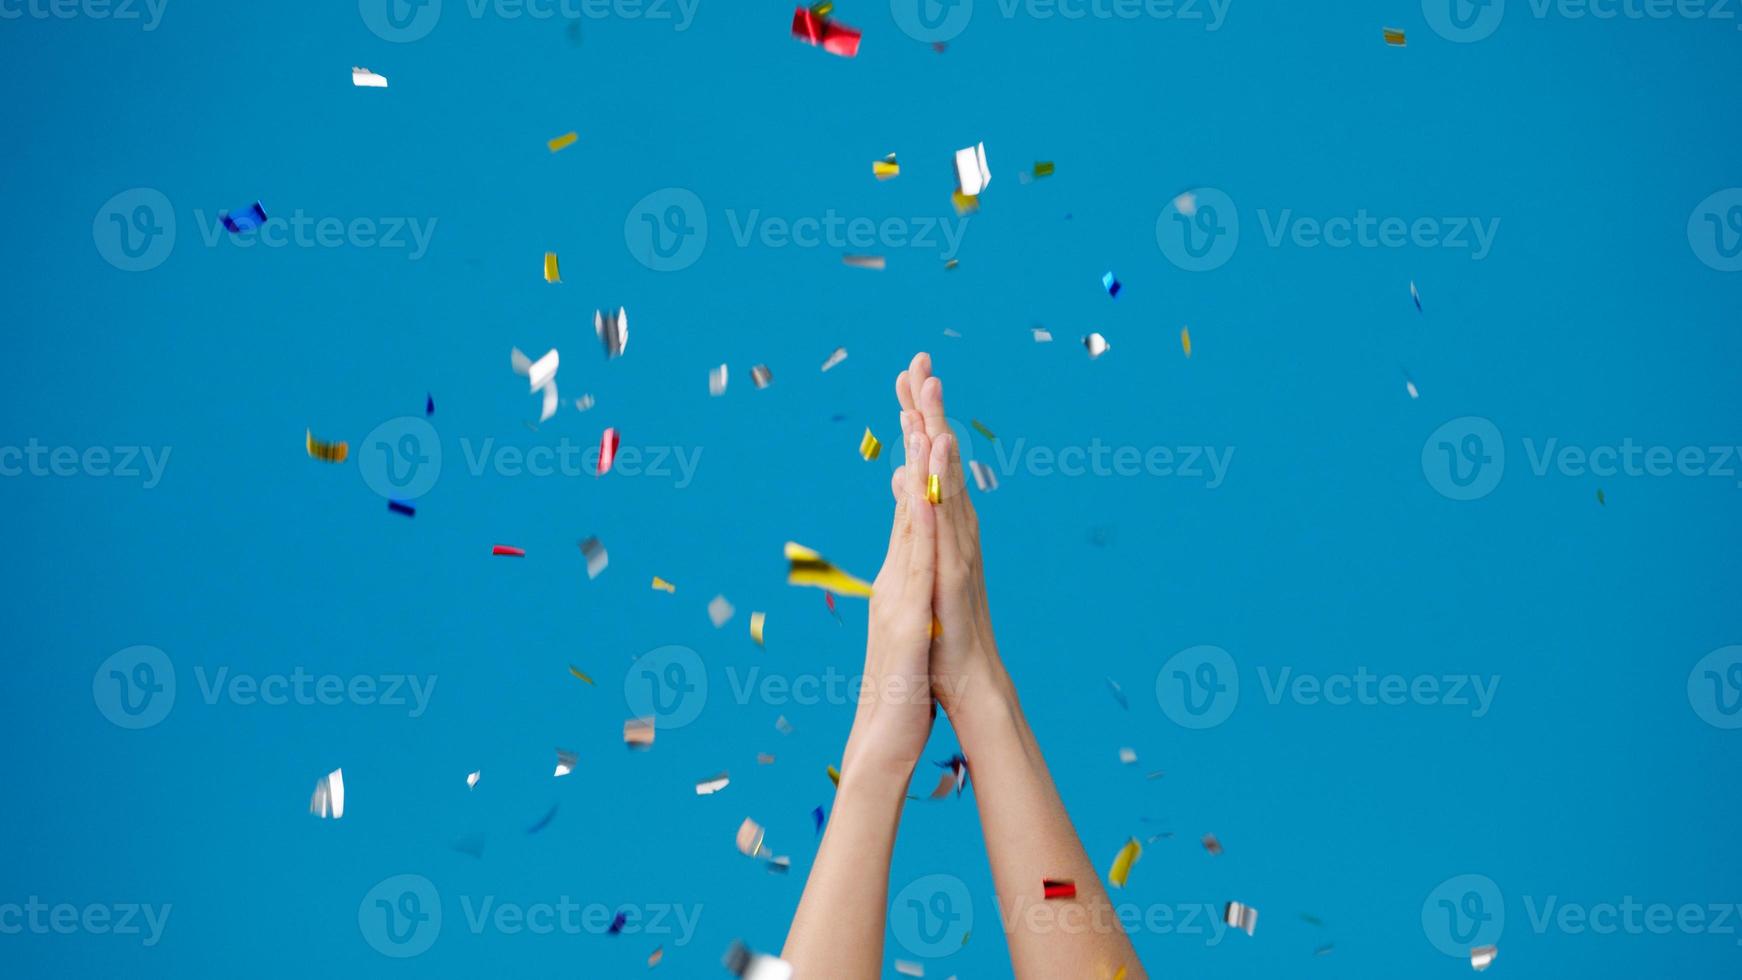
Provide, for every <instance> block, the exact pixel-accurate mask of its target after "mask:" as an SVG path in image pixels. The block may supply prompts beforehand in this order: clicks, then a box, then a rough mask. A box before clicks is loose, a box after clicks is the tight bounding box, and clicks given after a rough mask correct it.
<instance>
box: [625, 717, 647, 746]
mask: <svg viewBox="0 0 1742 980" xmlns="http://www.w3.org/2000/svg"><path fill="white" fill-rule="evenodd" d="M653 735H654V731H653V719H652V718H631V719H629V720H628V721H626V722H624V723H623V744H624V745H627V746H628V747H630V748H632V749H645V748H648V747H650V746H652V745H653Z"/></svg>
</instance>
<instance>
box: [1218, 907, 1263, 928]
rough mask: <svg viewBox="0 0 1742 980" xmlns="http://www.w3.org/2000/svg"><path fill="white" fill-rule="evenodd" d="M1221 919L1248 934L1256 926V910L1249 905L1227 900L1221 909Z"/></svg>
mask: <svg viewBox="0 0 1742 980" xmlns="http://www.w3.org/2000/svg"><path fill="white" fill-rule="evenodd" d="M1222 921H1223V922H1226V923H1227V924H1229V925H1231V926H1233V927H1234V928H1236V929H1240V930H1242V931H1244V932H1245V933H1246V935H1248V936H1250V935H1252V930H1253V929H1256V928H1258V910H1257V909H1255V908H1253V907H1252V906H1250V905H1242V904H1240V903H1239V902H1229V903H1228V904H1227V905H1226V906H1225V907H1223V909H1222Z"/></svg>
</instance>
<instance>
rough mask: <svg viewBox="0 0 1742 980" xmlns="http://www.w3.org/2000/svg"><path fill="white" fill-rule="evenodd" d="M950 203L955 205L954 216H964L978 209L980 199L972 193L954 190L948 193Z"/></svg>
mask: <svg viewBox="0 0 1742 980" xmlns="http://www.w3.org/2000/svg"><path fill="white" fill-rule="evenodd" d="M950 204H952V205H954V206H955V209H956V217H958V218H960V217H966V216H967V215H970V214H973V213H975V212H977V211H979V210H980V199H979V198H978V197H976V196H974V195H972V194H963V193H962V192H961V191H955V192H953V193H951V194H950Z"/></svg>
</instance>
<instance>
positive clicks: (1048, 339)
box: [1029, 327, 1052, 344]
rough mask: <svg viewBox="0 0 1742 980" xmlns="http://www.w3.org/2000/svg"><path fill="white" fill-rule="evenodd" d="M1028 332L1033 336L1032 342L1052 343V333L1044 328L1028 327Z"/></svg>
mask: <svg viewBox="0 0 1742 980" xmlns="http://www.w3.org/2000/svg"><path fill="white" fill-rule="evenodd" d="M1029 332H1030V333H1032V334H1034V342H1035V343H1037V344H1050V343H1052V331H1051V330H1048V329H1047V328H1045V327H1030V328H1029Z"/></svg>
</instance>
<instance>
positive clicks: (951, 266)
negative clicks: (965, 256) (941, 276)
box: [944, 259, 962, 271]
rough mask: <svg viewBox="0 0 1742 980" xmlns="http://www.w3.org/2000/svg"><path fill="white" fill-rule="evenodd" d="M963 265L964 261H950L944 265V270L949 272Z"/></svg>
mask: <svg viewBox="0 0 1742 980" xmlns="http://www.w3.org/2000/svg"><path fill="white" fill-rule="evenodd" d="M961 264H962V261H961V260H960V259H950V260H949V261H947V262H945V263H944V270H945V271H948V270H950V269H954V268H955V267H956V266H958V265H961Z"/></svg>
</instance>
